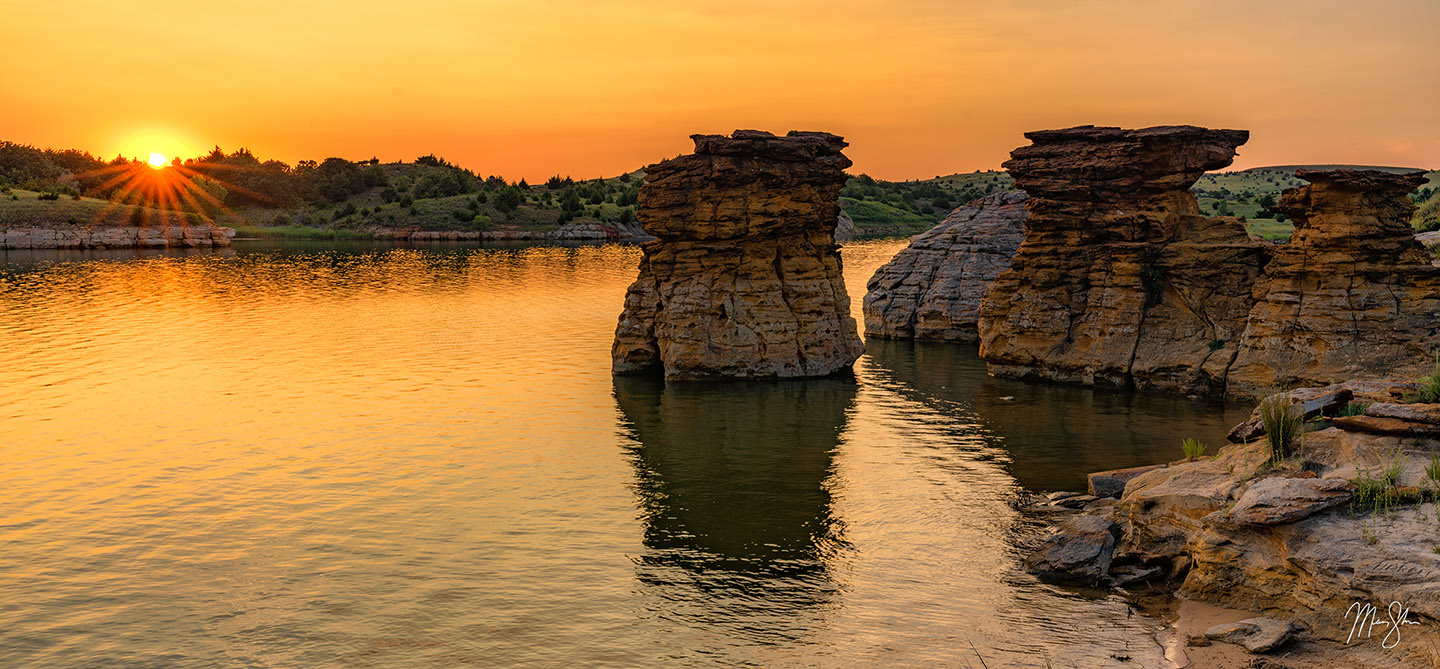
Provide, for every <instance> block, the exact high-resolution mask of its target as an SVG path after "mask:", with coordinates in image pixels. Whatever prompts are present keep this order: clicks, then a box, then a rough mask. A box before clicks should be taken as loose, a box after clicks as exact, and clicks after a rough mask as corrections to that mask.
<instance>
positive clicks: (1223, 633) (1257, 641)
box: [1205, 617, 1299, 653]
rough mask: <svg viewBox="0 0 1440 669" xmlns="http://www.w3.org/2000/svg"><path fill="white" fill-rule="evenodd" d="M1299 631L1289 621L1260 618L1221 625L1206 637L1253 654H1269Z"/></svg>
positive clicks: (1207, 632) (1206, 633)
mask: <svg viewBox="0 0 1440 669" xmlns="http://www.w3.org/2000/svg"><path fill="white" fill-rule="evenodd" d="M1297 631H1299V628H1297V627H1296V626H1295V624H1294V623H1292V622H1290V621H1288V620H1276V619H1274V618H1264V617H1260V618H1247V619H1245V620H1241V621H1238V622H1233V623H1221V624H1219V625H1216V626H1214V627H1211V628H1210V629H1208V630H1205V637H1206V638H1208V639H1211V640H1213V641H1222V642H1225V643H1233V644H1240V645H1243V646H1245V650H1248V651H1250V652H1252V653H1268V652H1270V651H1272V650H1275V649H1276V648H1279V647H1280V646H1282V645H1284V644H1285V642H1287V641H1289V640H1290V639H1291V637H1293V636H1294V635H1295V632H1297Z"/></svg>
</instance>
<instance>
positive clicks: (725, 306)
mask: <svg viewBox="0 0 1440 669" xmlns="http://www.w3.org/2000/svg"><path fill="white" fill-rule="evenodd" d="M692 139H694V140H695V153H693V154H689V155H684V156H680V157H678V158H672V159H670V160H666V161H663V162H660V163H659V164H656V165H651V166H649V167H647V168H645V173H646V183H645V185H644V186H642V187H641V189H640V204H641V207H640V210H639V213H638V214H637V216H638V217H639V220H640V223H641V225H643V226H644V228H645V231H646V232H648V233H650V234H652V235H655V236H656V237H657V238H658V239H656V240H655V241H651V242H647V243H645V244H644V245H643V246H642V249H643V251H644V257H643V258H642V259H641V261H640V273H639V276H638V277H637V278H636V280H635V283H634V284H632V285H631V286H630V289H629V291H628V293H627V294H626V297H625V308H624V312H623V313H622V314H621V315H620V322H619V325H618V326H617V328H616V331H615V343H614V346H613V347H612V355H613V362H614V364H613V369H614V371H615V372H616V373H633V372H641V371H649V370H663V371H664V374H665V376H666V378H673V379H700V378H755V377H805V376H825V375H828V374H834V373H836V372H839V371H843V370H847V369H849V368H850V366H851V364H853V363H854V362H855V360H856V359H857V358H859V357H860V354H861V353H863V352H864V344H863V343H862V342H861V341H860V336H859V332H858V328H857V327H856V324H855V319H854V318H852V317H851V316H850V298H849V296H848V294H847V293H846V292H845V282H844V279H843V277H842V276H841V272H840V254H839V252H838V247H837V246H836V243H835V236H834V233H835V228H836V222H837V220H838V217H839V215H840V205H839V193H840V188H841V186H843V185H844V183H845V179H846V175H845V172H844V170H845V168H846V167H849V166H850V160H849V159H848V158H846V157H845V155H844V154H843V153H841V150H842V149H844V148H845V146H846V143H845V141H844V140H843V139H841V138H840V137H837V136H835V135H831V134H827V133H819V132H791V133H790V134H789V135H788V136H786V137H776V136H775V135H772V134H770V133H768V132H760V131H756V130H737V131H735V133H734V134H732V135H731V136H729V137H726V136H723V135H694V136H693V137H692Z"/></svg>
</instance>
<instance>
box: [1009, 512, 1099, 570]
mask: <svg viewBox="0 0 1440 669" xmlns="http://www.w3.org/2000/svg"><path fill="white" fill-rule="evenodd" d="M1119 536H1120V528H1119V527H1118V526H1117V525H1116V524H1115V523H1114V522H1112V521H1111V520H1109V519H1107V518H1101V517H1099V516H1076V517H1074V518H1071V519H1070V520H1067V521H1065V522H1064V523H1061V524H1060V525H1059V526H1058V527H1056V528H1054V529H1052V530H1051V531H1050V534H1049V535H1048V536H1046V537H1045V539H1044V540H1043V542H1042V543H1041V545H1040V547H1039V548H1038V549H1037V550H1036V551H1035V552H1033V553H1031V554H1030V557H1028V558H1026V559H1025V570H1026V571H1029V572H1030V573H1032V574H1035V575H1036V576H1039V577H1040V578H1041V579H1044V580H1046V581H1053V582H1057V583H1077V584H1081V585H1093V584H1095V583H1099V582H1101V581H1103V580H1104V579H1106V578H1107V576H1108V574H1109V573H1110V558H1111V555H1112V553H1113V552H1114V550H1115V540H1116V539H1117V538H1118V537H1119Z"/></svg>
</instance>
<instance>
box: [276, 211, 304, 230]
mask: <svg viewBox="0 0 1440 669" xmlns="http://www.w3.org/2000/svg"><path fill="white" fill-rule="evenodd" d="M306 222H307V223H308V222H309V221H308V220H307V221H306ZM270 225H273V226H275V227H277V228H283V227H285V226H287V225H290V217H289V216H286V215H285V214H275V217H274V218H272V219H270Z"/></svg>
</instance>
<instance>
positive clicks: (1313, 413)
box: [1024, 380, 1440, 666]
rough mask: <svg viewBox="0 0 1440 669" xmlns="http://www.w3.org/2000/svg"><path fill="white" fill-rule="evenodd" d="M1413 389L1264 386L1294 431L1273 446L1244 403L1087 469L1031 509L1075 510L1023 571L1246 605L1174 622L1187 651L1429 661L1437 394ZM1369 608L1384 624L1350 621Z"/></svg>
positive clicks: (1349, 661)
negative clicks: (1184, 446)
mask: <svg viewBox="0 0 1440 669" xmlns="http://www.w3.org/2000/svg"><path fill="white" fill-rule="evenodd" d="M1419 390H1420V388H1419V387H1418V386H1417V384H1415V383H1405V382H1395V381H1374V380H1371V381H1363V382H1347V383H1341V384H1334V385H1330V386H1325V387H1317V388H1304V389H1297V390H1293V391H1290V392H1288V393H1282V394H1280V395H1276V396H1272V398H1271V399H1267V402H1274V403H1275V404H1274V406H1283V407H1289V408H1290V410H1291V411H1293V412H1294V413H1293V416H1294V418H1295V424H1296V425H1297V426H1299V427H1300V428H1301V430H1302V432H1301V434H1299V435H1297V438H1296V441H1295V443H1294V444H1292V445H1291V446H1289V447H1288V448H1287V449H1285V450H1284V451H1283V453H1284V456H1283V457H1281V456H1280V455H1279V453H1280V452H1281V451H1277V450H1276V447H1275V445H1274V443H1273V442H1274V440H1272V439H1271V438H1270V435H1268V434H1267V432H1266V427H1265V420H1263V418H1264V417H1263V416H1261V415H1260V414H1261V411H1260V409H1257V412H1256V415H1255V416H1253V417H1252V420H1250V421H1246V422H1245V423H1242V424H1241V425H1238V426H1236V429H1235V430H1232V432H1231V439H1232V440H1237V441H1239V442H1240V443H1235V444H1231V445H1228V446H1225V447H1224V448H1222V449H1220V450H1219V451H1218V452H1216V453H1213V454H1210V453H1205V454H1201V455H1199V456H1198V457H1191V458H1186V459H1183V460H1177V461H1174V462H1169V463H1157V464H1155V465H1151V466H1148V467H1139V468H1133V469H1128V470H1118V471H1109V472H1096V473H1093V474H1090V476H1089V481H1090V487H1089V490H1088V491H1087V493H1083V494H1082V493H1078V492H1056V493H1052V494H1051V495H1049V497H1048V498H1046V499H1044V500H1042V501H1039V502H1037V503H1036V504H1035V505H1034V506H1033V508H1035V509H1042V510H1052V511H1056V512H1061V513H1066V514H1071V515H1072V517H1070V518H1068V519H1066V520H1064V521H1063V522H1061V523H1059V524H1058V525H1056V526H1055V527H1054V528H1052V530H1051V532H1050V534H1049V535H1048V536H1047V537H1046V538H1045V539H1044V540H1043V541H1042V542H1041V543H1040V545H1039V546H1037V547H1036V548H1035V550H1034V552H1033V553H1031V554H1030V556H1029V557H1028V558H1027V559H1026V560H1025V562H1024V565H1025V568H1026V569H1027V570H1028V571H1030V572H1032V573H1035V574H1037V575H1038V576H1040V577H1041V578H1042V579H1043V580H1047V581H1052V582H1059V583H1067V584H1073V585H1080V586H1086V587H1102V588H1114V589H1118V590H1120V591H1122V592H1125V593H1127V594H1132V595H1135V596H1137V597H1141V596H1151V597H1153V596H1156V595H1174V596H1177V597H1179V598H1181V599H1183V600H1189V601H1196V602H1205V603H1209V604H1213V605H1218V606H1223V607H1228V608H1229V609H1232V610H1235V611H1243V612H1250V614H1249V615H1246V616H1245V618H1244V619H1243V620H1242V619H1239V618H1236V619H1231V620H1223V621H1221V622H1222V623H1223V624H1219V625H1215V626H1212V627H1211V628H1207V629H1206V632H1205V634H1203V635H1187V636H1186V639H1185V643H1184V644H1182V645H1184V646H1186V647H1190V648H1195V647H1200V646H1205V645H1208V644H1211V643H1223V642H1229V643H1235V644H1239V645H1241V646H1243V647H1245V648H1246V649H1247V650H1248V651H1250V652H1253V653H1271V654H1273V653H1276V652H1279V653H1285V652H1292V651H1293V650H1294V649H1296V648H1301V649H1304V652H1305V653H1308V654H1310V655H1311V660H1313V661H1307V662H1306V663H1305V664H1303V665H1296V666H1317V662H1319V661H1321V660H1323V661H1324V662H1331V661H1333V662H1334V663H1337V664H1345V665H1346V666H1357V665H1359V664H1360V663H1361V662H1362V661H1363V662H1366V663H1371V662H1373V663H1375V664H1376V666H1381V665H1383V664H1384V663H1386V662H1390V663H1392V664H1391V665H1390V666H1437V665H1440V501H1437V500H1440V404H1435V403H1415V402H1411V401H1410V400H1414V399H1416V393H1417V391H1419ZM1272 425H1274V423H1272ZM1177 442H1178V437H1177ZM1392 603H1394V604H1392ZM1367 606H1369V607H1374V608H1373V609H1366V608H1365V607H1367ZM1367 612H1368V613H1367ZM1371 614H1373V619H1374V620H1375V621H1377V622H1378V623H1381V624H1377V625H1375V626H1366V625H1363V624H1362V625H1359V626H1358V627H1357V618H1362V617H1364V616H1366V615H1371ZM1237 615H1238V614H1237ZM1232 617H1233V616H1232ZM1400 617H1403V618H1404V619H1405V621H1406V622H1405V623H1403V624H1395V623H1392V622H1391V620H1392V619H1397V618H1400ZM1395 662H1398V663H1399V664H1398V665H1397V664H1393V663H1395ZM1266 666H1288V665H1283V664H1280V665H1273V664H1272V665H1266Z"/></svg>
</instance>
